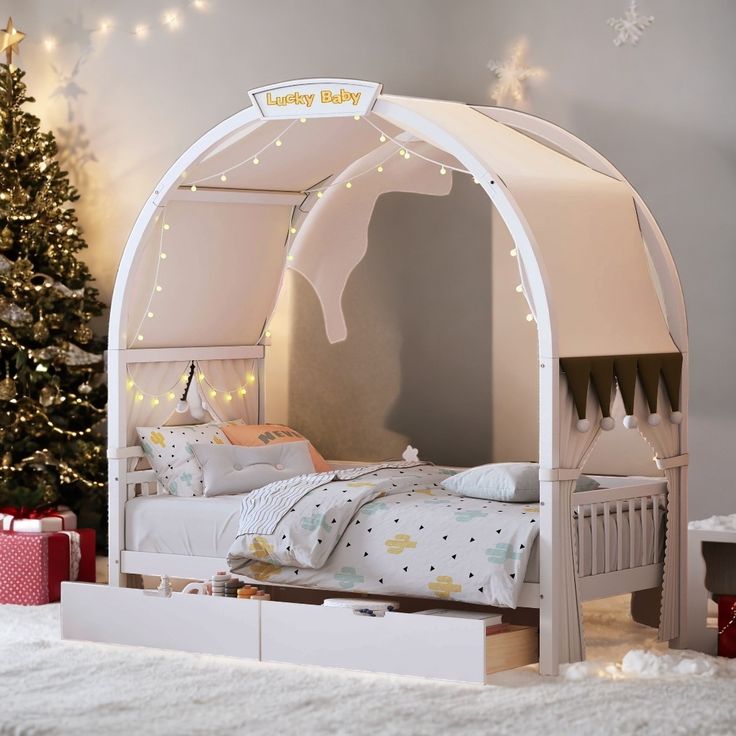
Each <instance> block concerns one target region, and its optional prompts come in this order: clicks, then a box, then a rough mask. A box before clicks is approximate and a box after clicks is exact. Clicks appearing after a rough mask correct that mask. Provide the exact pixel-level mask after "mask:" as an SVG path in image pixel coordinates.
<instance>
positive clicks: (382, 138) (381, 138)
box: [378, 133, 386, 143]
mask: <svg viewBox="0 0 736 736" xmlns="http://www.w3.org/2000/svg"><path fill="white" fill-rule="evenodd" d="M378 140H379V141H381V143H385V142H386V136H385V135H383V133H381V137H380V138H379V139H378Z"/></svg>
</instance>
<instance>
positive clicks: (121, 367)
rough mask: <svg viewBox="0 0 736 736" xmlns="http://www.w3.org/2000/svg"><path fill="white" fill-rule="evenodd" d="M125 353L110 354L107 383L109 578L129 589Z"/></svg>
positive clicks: (115, 351)
mask: <svg viewBox="0 0 736 736" xmlns="http://www.w3.org/2000/svg"><path fill="white" fill-rule="evenodd" d="M124 354H125V353H124V351H121V350H110V351H108V354H107V360H108V364H107V381H108V387H107V388H108V401H107V405H108V420H107V421H108V427H107V430H108V435H107V436H108V440H107V457H108V460H107V463H108V539H107V545H108V575H109V585H114V586H121V587H127V583H128V576H127V575H125V574H124V573H123V572H122V554H121V553H122V550H123V548H124V546H125V501H126V499H127V492H128V489H127V486H126V485H125V483H124V477H125V471H126V469H127V468H126V464H127V462H128V460H127V458H125V457H120V452H119V451H120V449H121V448H123V447H126V446H127V444H128V442H127V437H128V428H127V397H126V392H125V389H126V366H125V358H124V357H123V356H124Z"/></svg>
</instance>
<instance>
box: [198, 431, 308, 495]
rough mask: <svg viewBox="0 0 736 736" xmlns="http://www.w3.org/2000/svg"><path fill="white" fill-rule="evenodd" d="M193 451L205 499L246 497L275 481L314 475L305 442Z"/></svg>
mask: <svg viewBox="0 0 736 736" xmlns="http://www.w3.org/2000/svg"><path fill="white" fill-rule="evenodd" d="M192 450H193V452H194V455H195V457H196V458H197V460H198V461H199V463H200V465H201V466H202V475H203V478H204V495H205V496H222V495H225V494H230V493H245V492H246V491H253V490H255V489H256V488H262V487H263V486H265V485H268V484H269V483H273V482H274V481H277V480H286V479H287V478H294V477H295V476H297V475H305V474H307V473H314V463H313V462H312V457H311V455H310V454H309V443H308V442H307V441H304V442H286V443H284V444H282V445H270V446H267V447H243V446H240V445H201V444H200V445H194V446H193V447H192Z"/></svg>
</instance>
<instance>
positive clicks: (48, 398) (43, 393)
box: [38, 386, 56, 407]
mask: <svg viewBox="0 0 736 736" xmlns="http://www.w3.org/2000/svg"><path fill="white" fill-rule="evenodd" d="M55 401H56V391H55V390H54V389H53V388H51V386H44V387H43V388H42V389H41V390H40V391H39V393H38V402H39V403H40V404H41V406H45V407H49V406H51V405H52V404H53V403H54V402H55Z"/></svg>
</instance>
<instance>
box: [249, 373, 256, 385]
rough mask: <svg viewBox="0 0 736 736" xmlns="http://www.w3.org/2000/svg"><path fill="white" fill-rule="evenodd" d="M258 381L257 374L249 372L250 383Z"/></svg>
mask: <svg viewBox="0 0 736 736" xmlns="http://www.w3.org/2000/svg"><path fill="white" fill-rule="evenodd" d="M255 382H256V376H255V374H254V373H249V374H248V383H255Z"/></svg>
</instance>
